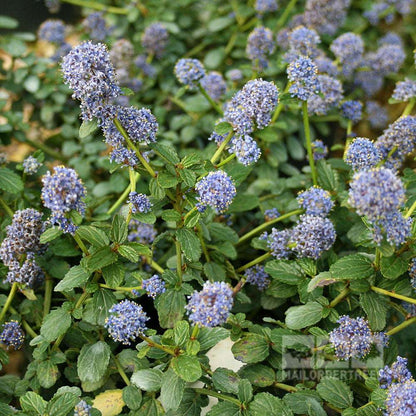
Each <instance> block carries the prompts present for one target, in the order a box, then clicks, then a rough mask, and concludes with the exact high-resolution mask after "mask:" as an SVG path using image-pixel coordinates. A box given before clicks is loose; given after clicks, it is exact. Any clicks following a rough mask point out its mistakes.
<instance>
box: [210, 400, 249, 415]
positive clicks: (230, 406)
mask: <svg viewBox="0 0 416 416" xmlns="http://www.w3.org/2000/svg"><path fill="white" fill-rule="evenodd" d="M207 416H241V413H240V406H238V405H237V404H234V403H230V402H219V403H217V404H215V405H214V406H212V408H211V410H210V411H209V412H208V413H207Z"/></svg>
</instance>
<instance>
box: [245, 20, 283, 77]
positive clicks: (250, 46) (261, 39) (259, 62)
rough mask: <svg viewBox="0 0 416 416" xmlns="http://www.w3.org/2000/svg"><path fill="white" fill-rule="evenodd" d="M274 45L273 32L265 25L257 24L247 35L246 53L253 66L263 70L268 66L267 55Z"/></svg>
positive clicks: (272, 50) (271, 51)
mask: <svg viewBox="0 0 416 416" xmlns="http://www.w3.org/2000/svg"><path fill="white" fill-rule="evenodd" d="M275 47H276V44H275V42H274V39H273V32H272V31H271V30H270V29H268V28H267V27H263V26H259V27H256V28H255V29H254V30H253V31H252V32H251V33H250V34H249V36H248V39H247V47H246V53H247V56H248V58H249V59H250V60H251V61H252V62H253V66H254V67H255V68H258V69H259V70H263V69H265V68H267V67H268V65H269V63H268V61H267V56H268V55H271V54H272V53H273V52H274V50H275Z"/></svg>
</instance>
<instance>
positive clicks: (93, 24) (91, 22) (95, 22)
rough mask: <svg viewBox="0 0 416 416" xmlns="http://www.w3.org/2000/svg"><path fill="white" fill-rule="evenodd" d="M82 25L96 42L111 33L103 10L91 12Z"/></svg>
mask: <svg viewBox="0 0 416 416" xmlns="http://www.w3.org/2000/svg"><path fill="white" fill-rule="evenodd" d="M82 26H83V27H84V29H85V31H86V32H87V33H88V36H89V37H90V39H91V40H93V41H95V42H102V41H104V40H105V39H106V38H107V36H109V35H110V33H111V29H109V28H108V27H107V23H106V21H105V19H104V17H103V13H102V12H95V13H90V14H89V15H88V16H87V17H86V18H85V19H84V21H83V22H82Z"/></svg>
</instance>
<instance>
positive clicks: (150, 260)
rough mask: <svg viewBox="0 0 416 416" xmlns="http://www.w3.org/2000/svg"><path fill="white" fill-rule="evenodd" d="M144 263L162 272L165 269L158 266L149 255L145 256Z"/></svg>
mask: <svg viewBox="0 0 416 416" xmlns="http://www.w3.org/2000/svg"><path fill="white" fill-rule="evenodd" d="M146 263H147V264H148V265H149V266H150V267H151V268H152V269H155V270H156V271H157V272H159V273H164V272H165V269H163V267H161V266H159V264H157V263H156V262H155V261H154V260H153V259H152V258H151V257H146Z"/></svg>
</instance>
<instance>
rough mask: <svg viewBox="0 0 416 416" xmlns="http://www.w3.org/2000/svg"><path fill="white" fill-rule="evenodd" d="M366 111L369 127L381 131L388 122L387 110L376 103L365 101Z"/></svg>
mask: <svg viewBox="0 0 416 416" xmlns="http://www.w3.org/2000/svg"><path fill="white" fill-rule="evenodd" d="M366 111H367V118H368V121H369V122H370V125H371V127H373V128H375V129H382V128H383V127H385V126H386V124H387V122H388V121H389V115H388V114H387V110H386V109H385V108H384V107H382V106H381V105H380V104H379V103H378V102H377V101H371V100H370V101H367V105H366Z"/></svg>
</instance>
